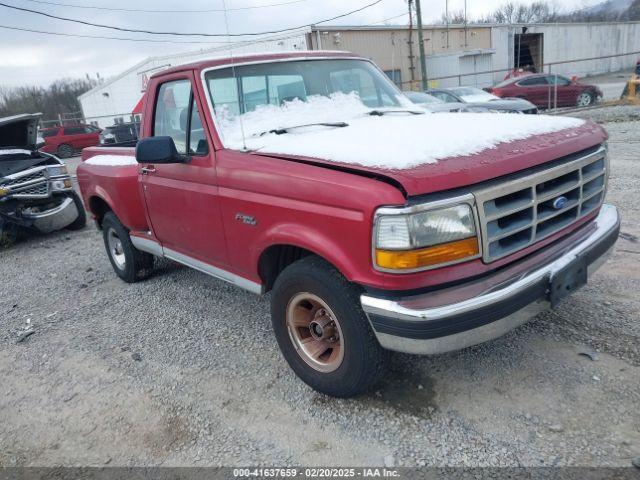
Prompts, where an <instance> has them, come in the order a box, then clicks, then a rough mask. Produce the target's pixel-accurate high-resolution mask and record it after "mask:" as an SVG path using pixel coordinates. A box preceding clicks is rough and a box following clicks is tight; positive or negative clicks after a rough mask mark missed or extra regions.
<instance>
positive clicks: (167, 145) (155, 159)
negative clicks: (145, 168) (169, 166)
mask: <svg viewBox="0 0 640 480" xmlns="http://www.w3.org/2000/svg"><path fill="white" fill-rule="evenodd" d="M136 161H137V162H138V163H185V162H186V157H185V156H184V155H180V154H179V153H178V150H177V149H176V144H175V143H174V141H173V138H171V137H148V138H143V139H142V140H140V141H139V142H138V145H137V146H136Z"/></svg>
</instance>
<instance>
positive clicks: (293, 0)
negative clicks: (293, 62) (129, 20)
mask: <svg viewBox="0 0 640 480" xmlns="http://www.w3.org/2000/svg"><path fill="white" fill-rule="evenodd" d="M27 1H28V2H33V3H40V4H43V5H54V6H56V7H69V8H84V9H90V10H106V11H110V12H139V13H211V12H224V9H222V8H207V9H202V10H144V9H141V8H115V7H100V6H97V5H77V4H74V3H56V2H48V1H46V0H27ZM307 1H309V0H290V1H288V2H281V3H271V4H268V5H254V6H250V7H235V8H229V9H228V11H230V12H233V11H240V10H256V9H259V8H270V7H280V6H283V5H291V4H293V3H302V2H307Z"/></svg>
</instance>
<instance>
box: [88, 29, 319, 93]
mask: <svg viewBox="0 0 640 480" xmlns="http://www.w3.org/2000/svg"><path fill="white" fill-rule="evenodd" d="M309 32H310V29H309V28H304V29H300V30H299V31H298V30H296V31H293V32H289V33H287V34H282V35H278V36H269V37H264V38H263V37H260V38H256V39H255V40H253V41H246V42H245V41H239V42H235V43H230V44H221V45H218V46H215V47H211V48H201V49H199V50H189V51H186V52H176V53H169V54H167V55H154V56H151V57H147V58H146V59H144V60H142V61H140V62H138V63H136V64H135V65H133V66H132V67H130V68H128V69H127V70H125V71H124V72H122V73H120V74H118V75H116V76H114V77H110V78H109V79H108V80H105V81H104V82H103V83H101V84H100V85H96V86H95V87H93V88H92V89H91V90H88V91H86V92H85V93H83V94H82V95H80V96H78V99H82V98H84V97H85V96H87V95H90V94H92V93H95V92H97V91H99V90H101V89H103V88H105V87H108V86H109V85H111V84H113V83H115V82H117V81H118V80H120V79H121V78H123V77H125V76H127V75H129V74H130V73H131V72H133V71H135V70H138V69H139V68H140V67H142V66H144V65H146V64H148V63H151V62H154V61H163V60H170V59H172V58H180V57H184V56H187V55H206V54H207V53H214V52H219V51H228V50H229V49H230V48H231V49H233V48H241V47H246V46H249V45H255V44H260V43H264V42H267V41H273V42H277V41H278V40H286V39H289V38H294V37H298V36H301V35H306V34H307V33H309ZM240 55H245V54H239V55H238V56H240ZM195 62H197V60H195V61H194V62H193V63H195Z"/></svg>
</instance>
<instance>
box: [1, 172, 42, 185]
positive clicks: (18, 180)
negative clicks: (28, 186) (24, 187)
mask: <svg viewBox="0 0 640 480" xmlns="http://www.w3.org/2000/svg"><path fill="white" fill-rule="evenodd" d="M44 172H45V171H44V169H39V170H37V171H35V172H32V173H29V174H27V175H23V176H20V175H11V176H10V177H7V180H4V179H0V183H2V186H3V187H4V188H7V187H11V186H14V185H20V184H22V183H27V182H32V181H34V180H46V177H45V175H44Z"/></svg>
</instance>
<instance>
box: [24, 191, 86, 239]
mask: <svg viewBox="0 0 640 480" xmlns="http://www.w3.org/2000/svg"><path fill="white" fill-rule="evenodd" d="M22 218H24V219H25V220H27V221H29V222H30V223H31V226H32V227H33V228H35V229H36V230H38V231H39V232H42V233H51V232H54V231H56V230H60V229H62V228H64V227H66V226H68V225H70V224H71V223H72V222H73V221H74V220H75V219H76V218H78V208H77V207H76V204H75V202H74V201H73V198H71V197H66V198H65V199H64V200H63V201H62V203H60V205H58V206H57V207H55V208H52V209H51V210H47V211H44V212H40V213H23V214H22Z"/></svg>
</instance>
